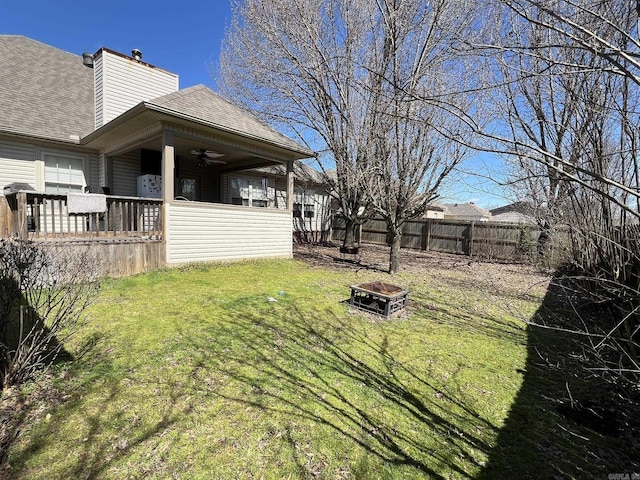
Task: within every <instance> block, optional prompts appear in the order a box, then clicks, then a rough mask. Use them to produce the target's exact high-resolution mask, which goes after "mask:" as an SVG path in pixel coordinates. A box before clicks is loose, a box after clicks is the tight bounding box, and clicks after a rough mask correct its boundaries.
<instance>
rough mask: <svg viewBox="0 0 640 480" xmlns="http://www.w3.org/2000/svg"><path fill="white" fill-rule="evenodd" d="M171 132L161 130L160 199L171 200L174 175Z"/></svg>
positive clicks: (165, 201) (166, 201)
mask: <svg viewBox="0 0 640 480" xmlns="http://www.w3.org/2000/svg"><path fill="white" fill-rule="evenodd" d="M174 168H175V158H174V149H173V132H168V131H166V130H165V131H164V132H162V170H161V174H162V201H163V202H164V203H169V202H172V201H173V178H174V176H175V171H174Z"/></svg>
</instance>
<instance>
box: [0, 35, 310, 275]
mask: <svg viewBox="0 0 640 480" xmlns="http://www.w3.org/2000/svg"><path fill="white" fill-rule="evenodd" d="M311 156H313V152H311V151H309V150H308V149H306V148H304V147H302V146H301V145H299V144H298V143H296V142H294V141H292V140H291V139H289V138H287V137H286V136H284V135H282V134H281V133H279V132H277V131H276V130H274V129H272V128H270V127H269V126H267V125H265V124H264V123H262V122H261V121H260V120H258V119H257V117H255V116H254V115H252V114H251V113H249V112H246V111H244V110H242V109H240V108H237V107H236V106H234V105H232V104H230V103H229V102H227V101H225V100H224V99H222V98H221V97H219V96H218V95H217V94H216V93H214V92H213V91H211V90H210V89H208V88H207V87H205V86H203V85H197V86H193V87H189V88H186V89H182V90H181V89H180V88H179V78H178V75H176V74H174V73H171V72H168V71H166V70H164V69H162V68H159V67H156V66H154V65H151V64H148V63H146V62H145V61H143V60H142V53H141V52H140V51H138V50H133V51H132V53H131V55H124V54H122V53H119V52H115V51H112V50H109V49H107V48H101V49H99V50H98V51H97V52H96V53H94V54H90V53H85V54H83V55H82V56H79V55H75V54H71V53H68V52H64V51H62V50H59V49H57V48H55V47H52V46H49V45H45V44H43V43H40V42H38V41H35V40H32V39H29V38H26V37H23V36H14V35H0V188H1V187H2V186H7V187H8V188H6V189H5V194H4V196H0V237H1V236H6V235H15V236H18V237H20V238H32V239H40V240H43V241H53V240H55V241H58V242H61V241H72V240H78V239H83V240H84V241H85V242H88V241H99V242H100V243H101V244H104V243H105V242H111V243H112V244H114V245H115V244H118V245H120V244H122V243H132V242H133V243H137V244H138V245H142V247H140V248H146V247H145V245H146V246H148V245H149V244H151V243H154V244H156V245H155V246H154V248H155V249H156V251H158V252H159V256H160V260H159V264H167V265H175V264H183V263H189V262H194V261H211V260H227V259H240V258H254V257H289V256H291V255H292V240H291V239H292V235H293V220H292V219H293V217H294V205H295V203H296V201H295V200H296V198H295V195H294V187H293V180H294V168H295V167H294V165H295V164H296V161H297V160H300V159H303V158H307V157H311ZM264 167H277V168H278V170H277V172H275V173H273V174H269V173H268V172H264V171H261V170H260V169H262V168H264ZM83 192H90V193H87V194H85V195H86V196H82V194H83ZM79 196H80V197H79ZM297 203H300V202H297ZM302 203H303V204H304V202H302ZM96 205H98V206H96ZM101 205H102V206H101ZM3 212H4V213H3ZM158 244H159V246H158Z"/></svg>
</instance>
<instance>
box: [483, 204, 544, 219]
mask: <svg viewBox="0 0 640 480" xmlns="http://www.w3.org/2000/svg"><path fill="white" fill-rule="evenodd" d="M533 212H534V209H533V205H531V204H530V203H527V202H514V203H510V204H509V205H504V206H502V207H498V208H494V209H493V210H491V221H494V222H505V223H528V224H535V223H536V220H535V218H534V216H533Z"/></svg>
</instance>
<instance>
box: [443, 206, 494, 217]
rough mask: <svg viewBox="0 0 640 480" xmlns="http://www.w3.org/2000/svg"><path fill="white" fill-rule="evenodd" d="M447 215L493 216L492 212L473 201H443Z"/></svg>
mask: <svg viewBox="0 0 640 480" xmlns="http://www.w3.org/2000/svg"><path fill="white" fill-rule="evenodd" d="M442 207H444V213H445V215H447V214H448V215H451V216H454V217H460V218H464V217H486V218H491V212H489V211H488V210H485V209H484V208H480V207H478V206H477V205H474V204H473V203H443V204H442Z"/></svg>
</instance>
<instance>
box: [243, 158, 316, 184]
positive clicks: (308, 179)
mask: <svg viewBox="0 0 640 480" xmlns="http://www.w3.org/2000/svg"><path fill="white" fill-rule="evenodd" d="M253 170H254V171H258V172H263V173H268V174H270V175H286V173H287V167H286V165H273V166H269V167H261V168H255V169H253ZM293 175H294V176H295V178H296V180H298V183H314V184H317V185H325V183H326V182H325V180H324V176H323V175H322V173H321V172H319V171H318V170H316V169H315V168H313V167H311V166H309V165H305V164H304V163H302V162H295V163H294V164H293Z"/></svg>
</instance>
